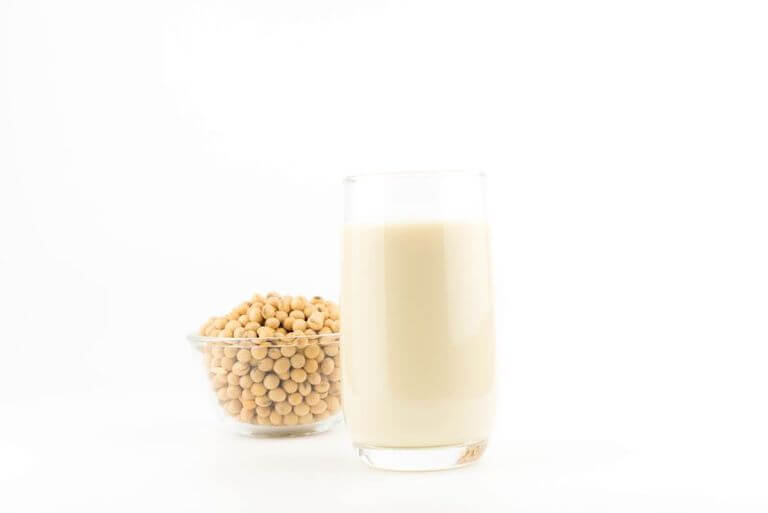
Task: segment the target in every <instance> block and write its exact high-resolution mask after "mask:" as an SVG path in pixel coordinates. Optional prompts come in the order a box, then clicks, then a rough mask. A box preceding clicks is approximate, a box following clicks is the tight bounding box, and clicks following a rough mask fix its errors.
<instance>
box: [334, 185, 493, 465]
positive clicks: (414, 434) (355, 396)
mask: <svg viewBox="0 0 768 513" xmlns="http://www.w3.org/2000/svg"><path fill="white" fill-rule="evenodd" d="M485 181H486V179H485V176H484V175H483V174H481V173H469V172H455V171H437V172H411V173H384V174H376V175H362V176H353V177H348V178H346V179H345V181H344V185H345V225H344V234H343V257H342V258H343V263H342V267H343V272H342V297H341V311H342V322H341V336H342V342H341V346H342V348H341V354H342V358H343V366H342V374H343V381H342V382H343V385H342V395H343V409H344V415H345V419H346V423H347V427H348V430H349V433H350V435H351V438H352V441H353V443H354V446H355V449H356V452H357V454H358V455H359V456H360V457H361V458H362V459H363V460H364V461H365V462H366V463H368V464H369V465H370V466H372V467H376V468H383V469H390V470H438V469H445V468H452V467H457V466H462V465H466V464H468V463H471V462H473V461H476V460H477V459H478V458H479V457H480V456H481V455H482V453H483V451H484V450H485V447H486V443H487V440H488V436H489V434H490V430H491V424H492V419H493V412H494V401H495V399H494V367H495V362H494V353H495V349H494V346H495V338H494V318H493V300H492V287H491V273H490V262H489V260H490V255H489V253H490V249H489V229H488V223H487V220H486V213H485Z"/></svg>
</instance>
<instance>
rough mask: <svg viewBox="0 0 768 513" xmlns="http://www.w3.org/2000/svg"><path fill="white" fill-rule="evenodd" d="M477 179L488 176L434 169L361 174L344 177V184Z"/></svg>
mask: <svg viewBox="0 0 768 513" xmlns="http://www.w3.org/2000/svg"><path fill="white" fill-rule="evenodd" d="M440 176H447V177H462V178H469V177H476V178H480V179H485V178H486V175H485V173H484V172H482V171H474V170H463V169H434V170H414V171H379V172H374V173H361V174H357V175H348V176H345V177H344V181H343V183H344V184H345V185H346V184H353V183H357V182H361V181H363V180H368V179H377V178H424V177H440Z"/></svg>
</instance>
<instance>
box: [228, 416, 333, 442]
mask: <svg viewBox="0 0 768 513" xmlns="http://www.w3.org/2000/svg"><path fill="white" fill-rule="evenodd" d="M341 419H342V415H341V412H338V413H336V414H335V415H332V416H330V417H328V418H327V419H324V420H321V421H320V422H313V423H311V424H297V425H295V426H262V425H257V424H246V423H244V422H238V421H236V420H233V419H227V420H228V423H231V427H232V429H233V430H234V431H235V432H236V433H238V434H240V435H244V436H250V437H255V438H285V437H294V436H307V435H316V434H318V433H325V432H326V431H328V430H330V429H331V428H333V427H334V426H335V425H336V424H338V423H339V422H341Z"/></svg>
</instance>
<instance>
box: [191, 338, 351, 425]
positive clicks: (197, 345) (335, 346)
mask: <svg viewBox="0 0 768 513" xmlns="http://www.w3.org/2000/svg"><path fill="white" fill-rule="evenodd" d="M187 338H188V340H189V341H190V343H191V345H192V348H193V349H195V350H197V351H200V353H201V355H202V359H203V367H204V369H205V372H206V375H207V376H208V381H209V383H210V386H211V390H212V392H213V397H214V400H215V401H216V403H217V404H218V406H219V407H218V410H219V412H221V413H222V417H223V418H224V419H225V420H226V421H227V423H228V424H229V425H230V426H232V427H233V428H234V430H235V431H236V432H238V433H241V434H247V435H252V436H261V437H280V436H298V435H308V434H313V433H321V432H323V431H327V430H329V429H330V428H331V427H333V425H335V424H336V423H338V422H339V421H340V420H341V416H342V413H341V361H340V355H339V334H337V333H330V334H321V335H301V336H290V335H289V336H284V337H271V338H224V337H204V336H199V335H190V336H189V337H187Z"/></svg>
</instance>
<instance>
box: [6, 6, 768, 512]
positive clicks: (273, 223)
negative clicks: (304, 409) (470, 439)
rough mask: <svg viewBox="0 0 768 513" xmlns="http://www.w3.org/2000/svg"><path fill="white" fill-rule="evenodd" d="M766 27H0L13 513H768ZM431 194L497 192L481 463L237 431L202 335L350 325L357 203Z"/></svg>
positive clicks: (290, 13) (593, 22)
mask: <svg viewBox="0 0 768 513" xmlns="http://www.w3.org/2000/svg"><path fill="white" fill-rule="evenodd" d="M766 20H767V17H766V11H765V6H764V3H762V2H757V1H755V2H742V1H735V2H725V1H715V2H693V1H664V2H661V1H649V2H642V3H634V2H633V3H628V2H564V1H562V2H554V1H547V0H544V1H535V2H534V1H530V2H526V1H523V2H486V1H478V2H437V1H412V2H360V1H355V2H351V1H350V2H341V1H331V2H288V3H274V2H271V3H259V2H245V1H241V2H240V1H233V2H202V1H201V2H188V1H184V2H181V1H178V2H171V1H162V0H161V1H151V2H150V1H142V0H138V1H134V2H97V1H92V2H86V1H83V0H74V1H71V2H53V1H45V0H41V1H36V2H32V1H29V2H27V1H25V2H17V1H8V0H5V1H0V234H1V236H2V237H1V238H0V245H1V246H2V250H1V251H0V326H2V339H1V340H2V344H3V346H2V348H3V354H2V359H1V361H2V363H1V364H0V371H1V372H0V400H1V401H2V404H3V407H4V413H5V415H4V419H3V421H2V423H0V510H1V511H14V512H17V511H55V512H59V511H83V512H84V511H103V510H104V509H105V508H107V507H108V508H109V509H110V510H111V511H136V510H145V511H184V512H189V511H206V512H210V511H212V510H214V508H216V509H217V510H218V509H220V510H221V511H254V510H257V509H258V508H260V507H261V508H267V507H268V508H269V509H270V510H276V511H278V510H286V511H289V510H291V509H292V506H293V505H296V506H300V507H301V509H304V510H310V508H311V510H312V511H344V510H349V511H360V509H361V508H359V506H360V505H363V504H370V505H372V506H371V507H369V508H368V510H374V511H376V510H381V511H391V510H392V506H393V505H396V506H402V507H405V506H410V507H411V508H412V509H416V508H420V509H422V510H426V511H430V510H440V511H450V510H467V509H469V508H470V507H471V508H473V509H474V508H477V509H478V510H479V509H484V510H488V511H510V510H520V511H526V512H539V511H558V512H562V511H585V512H596V511H607V512H616V511H622V512H623V511H681V512H682V511H686V512H687V511H729V512H730V511H765V510H766V508H768V492H767V491H766V483H768V470H766V469H767V468H768V467H767V466H766V463H765V462H766V461H768V443H767V442H766V437H765V433H766V432H768V418H767V415H768V414H767V413H766V392H765V391H766V389H768V378H767V377H766V372H765V367H766V361H768V350H767V349H766V347H767V346H766V343H767V342H768V328H767V327H766V312H768V296H767V295H766V290H768V271H766V265H765V262H766V261H768V247H767V243H766V233H767V231H766V219H768V206H767V204H766V195H767V194H766V193H767V192H768V191H767V188H766V169H767V168H768V153H767V152H766V141H767V140H768V125H766V122H765V120H766V119H768V95H766V94H765V91H766V90H768V70H767V69H766V65H765V48H768V40H767V39H768V32H766V30H765V26H766ZM430 168H453V169H455V168H471V169H483V170H485V171H486V172H487V173H488V174H489V180H490V183H491V184H492V187H491V195H490V198H489V200H490V214H491V221H492V227H493V230H494V234H493V249H494V262H495V284H496V296H497V311H498V314H499V315H498V326H497V333H498V347H499V359H498V367H499V403H498V415H497V422H496V429H495V435H494V438H493V441H492V445H491V447H490V449H489V452H488V454H487V457H486V458H485V459H484V460H483V461H482V462H481V463H480V464H478V465H477V466H474V467H471V468H467V469H465V470H461V471H455V472H447V473H434V474H416V475H400V474H389V473H381V472H374V471H371V470H368V469H366V468H365V467H363V466H362V464H361V463H358V462H357V461H355V460H354V458H353V456H352V454H351V451H350V449H349V447H348V444H347V443H346V441H345V439H344V437H343V431H339V432H337V433H334V434H332V435H328V436H324V437H320V438H316V439H305V440H298V441H289V442H274V441H273V442H269V441H253V440H246V439H240V438H234V437H230V436H227V435H226V434H225V433H222V432H221V431H220V430H219V428H218V426H217V425H216V424H215V423H214V419H213V418H212V417H213V416H212V415H211V412H210V411H209V410H208V406H207V404H206V403H205V401H203V400H202V394H204V393H205V391H204V387H203V384H202V383H201V382H200V381H199V380H200V379H201V376H200V374H199V372H200V369H199V367H198V362H196V361H195V359H194V355H193V354H192V352H191V351H190V350H189V349H188V348H187V347H186V344H185V342H184V338H183V337H184V335H185V334H186V333H187V332H188V331H190V330H192V329H194V328H195V327H197V325H198V324H199V323H200V322H201V321H202V320H204V319H205V318H206V317H207V316H209V315H211V314H213V313H216V312H223V311H224V310H226V309H227V308H229V307H231V306H232V305H233V304H235V303H236V302H237V301H238V300H240V299H241V298H245V297H248V296H249V295H250V294H251V293H252V292H254V291H257V290H260V291H266V290H269V289H278V290H281V291H285V292H291V291H296V292H306V293H313V292H315V291H317V292H321V293H323V292H325V293H327V294H328V295H331V296H333V295H337V294H338V271H339V269H338V253H339V244H338V234H339V229H340V226H341V222H342V212H341V199H342V194H341V186H340V181H341V177H342V176H343V175H345V174H351V173H358V172H361V171H368V170H370V171H377V170H390V169H430ZM510 506H512V507H510ZM401 509H402V508H401Z"/></svg>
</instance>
